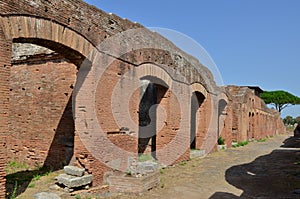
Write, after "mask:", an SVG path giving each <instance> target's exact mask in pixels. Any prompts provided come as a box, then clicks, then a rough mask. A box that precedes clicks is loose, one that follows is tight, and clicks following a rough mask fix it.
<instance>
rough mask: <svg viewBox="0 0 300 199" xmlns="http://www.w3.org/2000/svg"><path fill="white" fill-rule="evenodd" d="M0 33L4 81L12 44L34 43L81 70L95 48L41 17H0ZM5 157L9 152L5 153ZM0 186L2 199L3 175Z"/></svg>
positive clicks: (4, 89)
mask: <svg viewBox="0 0 300 199" xmlns="http://www.w3.org/2000/svg"><path fill="white" fill-rule="evenodd" d="M0 30H1V31H0V46H1V48H2V51H4V53H3V52H1V56H2V57H1V58H0V63H1V67H2V66H3V68H4V70H2V71H1V75H3V81H6V80H8V79H9V74H10V70H11V69H10V67H9V66H10V65H11V54H12V43H14V42H15V43H32V44H37V45H40V46H43V47H46V48H49V49H51V50H54V51H55V52H57V53H59V54H61V55H62V56H64V57H65V58H67V59H68V60H70V61H71V62H72V63H74V64H75V65H76V66H77V67H78V68H79V67H80V66H81V64H82V62H83V60H85V58H86V56H87V55H88V54H89V51H90V49H91V48H93V45H92V44H91V43H90V42H89V41H88V40H86V39H85V38H84V37H83V36H81V35H80V34H78V33H76V32H75V31H73V30H71V29H69V28H67V27H65V26H63V25H61V24H58V23H56V22H53V21H51V20H48V19H43V18H39V17H30V16H20V15H18V16H16V15H12V16H2V17H0ZM4 46H5V47H4ZM8 82H9V81H6V82H1V92H3V93H4V92H5V93H4V94H3V96H4V97H5V96H7V98H9V94H8V89H9V83H8ZM71 101H72V100H71ZM7 104H8V103H7ZM7 104H5V107H1V112H2V109H3V111H4V110H5V112H6V113H5V115H4V118H3V119H1V120H5V119H6V118H7V117H8V114H9V113H8V109H9V108H8V107H9V106H8V105H7ZM68 106H69V105H68ZM2 117H3V116H1V118H2ZM5 121H6V120H5ZM3 124H4V123H3ZM5 126H6V127H5ZM1 128H2V129H3V131H2V132H3V133H2V135H3V136H4V137H5V136H9V135H8V132H9V129H8V125H7V124H5V125H2V124H1ZM4 128H5V129H4ZM6 134H7V135H6ZM2 135H1V136H2ZM1 140H2V141H4V140H5V139H2V138H1ZM3 146H4V145H3ZM51 147H52V146H51ZM2 150H6V149H5V148H3V147H2V148H1V151H0V156H1V157H0V160H2V159H1V158H3V160H4V161H0V172H1V173H4V172H3V167H4V165H5V164H6V160H7V158H5V156H4V155H1V154H2V153H3V152H2ZM4 154H6V153H5V152H4ZM0 187H1V190H0V198H2V196H4V195H3V194H5V179H4V176H3V175H2V176H0Z"/></svg>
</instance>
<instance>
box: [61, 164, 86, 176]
mask: <svg viewBox="0 0 300 199" xmlns="http://www.w3.org/2000/svg"><path fill="white" fill-rule="evenodd" d="M64 171H65V173H66V174H68V175H72V176H78V177H81V176H83V174H84V169H81V168H78V167H74V166H65V167H64Z"/></svg>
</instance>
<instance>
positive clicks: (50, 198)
mask: <svg viewBox="0 0 300 199" xmlns="http://www.w3.org/2000/svg"><path fill="white" fill-rule="evenodd" d="M34 198H35V199H61V198H60V197H59V196H58V195H56V194H55V193H49V192H41V193H37V194H34Z"/></svg>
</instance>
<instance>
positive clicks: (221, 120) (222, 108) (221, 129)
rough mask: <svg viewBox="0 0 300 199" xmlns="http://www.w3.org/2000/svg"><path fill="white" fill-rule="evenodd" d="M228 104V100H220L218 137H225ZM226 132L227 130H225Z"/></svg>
mask: <svg viewBox="0 0 300 199" xmlns="http://www.w3.org/2000/svg"><path fill="white" fill-rule="evenodd" d="M226 106H227V102H226V101H225V100H224V99H221V100H219V102H218V137H220V136H221V137H223V138H224V137H225V136H226V135H223V132H224V130H225V125H226V123H225V119H226V112H225V111H226ZM225 133H226V132H225Z"/></svg>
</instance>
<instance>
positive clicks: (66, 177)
mask: <svg viewBox="0 0 300 199" xmlns="http://www.w3.org/2000/svg"><path fill="white" fill-rule="evenodd" d="M64 171H65V173H64V174H60V175H59V176H57V177H56V180H57V183H58V184H59V185H63V186H64V187H65V188H66V190H68V191H70V192H72V191H73V190H74V189H75V188H76V189H78V188H82V187H83V188H85V187H86V186H89V185H90V184H91V183H92V180H93V175H91V174H87V175H84V169H80V168H77V167H74V166H65V167H64Z"/></svg>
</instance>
